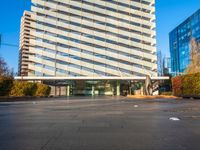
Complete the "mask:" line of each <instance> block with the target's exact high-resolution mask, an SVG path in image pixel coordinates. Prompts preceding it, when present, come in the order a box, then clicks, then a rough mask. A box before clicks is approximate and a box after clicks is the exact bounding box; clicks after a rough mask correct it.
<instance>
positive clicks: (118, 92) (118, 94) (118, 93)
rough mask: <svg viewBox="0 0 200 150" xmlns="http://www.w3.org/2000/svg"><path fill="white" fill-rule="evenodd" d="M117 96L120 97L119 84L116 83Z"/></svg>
mask: <svg viewBox="0 0 200 150" xmlns="http://www.w3.org/2000/svg"><path fill="white" fill-rule="evenodd" d="M116 91H117V96H120V82H119V81H117V90H116Z"/></svg>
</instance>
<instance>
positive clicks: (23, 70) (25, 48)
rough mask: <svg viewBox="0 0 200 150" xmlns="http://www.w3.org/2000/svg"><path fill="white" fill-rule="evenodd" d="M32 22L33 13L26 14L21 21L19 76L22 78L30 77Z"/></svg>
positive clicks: (26, 12)
mask: <svg viewBox="0 0 200 150" xmlns="http://www.w3.org/2000/svg"><path fill="white" fill-rule="evenodd" d="M30 22H31V13H30V12H28V11H25V12H24V15H23V17H22V19H21V29H20V31H21V32H20V49H19V50H20V51H19V71H18V74H19V75H21V76H28V64H30V63H31V62H30V60H29V56H30V55H31V53H30V51H29V48H30V37H31V35H30V30H31V27H30Z"/></svg>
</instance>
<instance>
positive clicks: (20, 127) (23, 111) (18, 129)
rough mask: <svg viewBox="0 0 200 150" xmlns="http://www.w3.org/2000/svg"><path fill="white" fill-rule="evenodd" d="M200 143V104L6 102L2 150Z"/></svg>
mask: <svg viewBox="0 0 200 150" xmlns="http://www.w3.org/2000/svg"><path fill="white" fill-rule="evenodd" d="M171 117H177V118H178V119H180V120H179V121H173V120H170V118H171ZM177 118H175V119H177ZM199 140H200V100H175V99H151V100H133V99H128V98H124V97H96V98H95V99H92V98H89V97H84V98H83V97H74V98H57V99H55V100H54V99H51V100H49V101H37V102H35V101H29V102H7V103H0V150H151V149H152V150H199V149H200V142H199Z"/></svg>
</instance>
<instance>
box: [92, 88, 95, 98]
mask: <svg viewBox="0 0 200 150" xmlns="http://www.w3.org/2000/svg"><path fill="white" fill-rule="evenodd" d="M94 92H95V91H94V85H92V96H94V94H95V93H94Z"/></svg>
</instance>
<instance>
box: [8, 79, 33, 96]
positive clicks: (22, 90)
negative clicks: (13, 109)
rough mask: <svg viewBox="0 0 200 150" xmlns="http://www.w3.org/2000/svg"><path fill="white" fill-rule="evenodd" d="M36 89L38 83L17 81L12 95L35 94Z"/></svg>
mask: <svg viewBox="0 0 200 150" xmlns="http://www.w3.org/2000/svg"><path fill="white" fill-rule="evenodd" d="M36 90H37V84H36V83H31V82H21V81H15V82H14V84H13V87H12V89H11V92H10V96H35V93H36Z"/></svg>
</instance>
